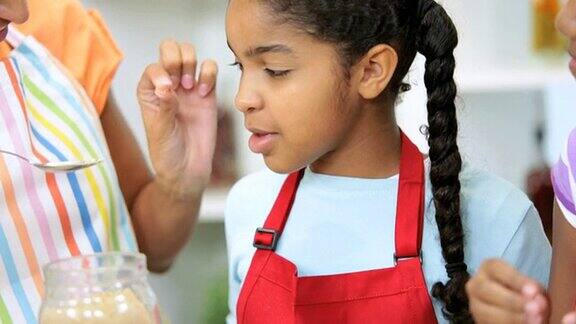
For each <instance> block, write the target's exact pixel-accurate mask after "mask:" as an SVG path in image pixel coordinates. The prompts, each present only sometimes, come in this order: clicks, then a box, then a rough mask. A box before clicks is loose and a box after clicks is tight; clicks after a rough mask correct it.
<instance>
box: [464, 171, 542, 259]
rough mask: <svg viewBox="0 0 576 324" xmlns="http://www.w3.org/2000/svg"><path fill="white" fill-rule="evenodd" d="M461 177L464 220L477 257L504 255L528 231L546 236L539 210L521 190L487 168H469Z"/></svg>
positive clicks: (528, 232)
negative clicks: (486, 169)
mask: <svg viewBox="0 0 576 324" xmlns="http://www.w3.org/2000/svg"><path fill="white" fill-rule="evenodd" d="M460 178H461V186H462V189H461V208H462V222H463V226H464V230H465V233H466V235H467V242H468V243H469V244H470V250H471V251H472V252H471V253H472V254H473V256H475V257H476V259H477V260H482V259H484V258H487V257H501V256H502V254H503V253H505V251H506V250H507V249H508V248H509V246H510V244H511V242H514V241H517V240H519V238H520V239H521V237H522V236H526V235H528V234H530V235H537V236H538V237H544V238H545V236H544V231H543V228H542V225H541V221H540V218H539V216H538V213H537V211H536V209H535V207H534V205H533V203H532V202H531V201H530V199H529V198H528V196H527V195H526V194H525V193H524V192H523V191H522V190H520V189H519V188H517V187H516V186H514V185H513V184H512V183H510V182H508V181H506V180H504V179H502V178H500V177H498V176H496V175H494V174H492V173H490V172H488V171H484V170H477V169H473V168H466V169H465V170H464V171H463V172H462V174H461V177H460ZM484 253H487V254H486V255H484Z"/></svg>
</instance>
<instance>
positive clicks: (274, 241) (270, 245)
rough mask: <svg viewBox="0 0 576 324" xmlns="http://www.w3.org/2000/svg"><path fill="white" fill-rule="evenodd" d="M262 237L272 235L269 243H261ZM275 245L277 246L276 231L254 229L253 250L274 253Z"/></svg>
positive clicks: (260, 228)
mask: <svg viewBox="0 0 576 324" xmlns="http://www.w3.org/2000/svg"><path fill="white" fill-rule="evenodd" d="M262 235H272V240H270V241H269V242H270V243H265V242H266V241H267V240H266V241H264V242H263V240H262V237H261V236H262ZM277 244H278V232H277V231H276V230H273V229H268V228H263V227H258V229H256V237H255V238H254V243H253V246H254V247H255V248H257V249H260V250H271V251H275V250H276V245H277Z"/></svg>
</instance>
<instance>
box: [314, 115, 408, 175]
mask: <svg viewBox="0 0 576 324" xmlns="http://www.w3.org/2000/svg"><path fill="white" fill-rule="evenodd" d="M360 109H363V111H364V113H362V114H361V116H359V119H358V120H357V122H356V123H355V126H354V127H353V128H351V129H350V133H349V134H348V135H347V136H346V138H345V139H344V140H343V141H342V143H340V145H339V146H338V147H337V148H336V149H335V150H333V151H331V152H329V153H327V154H326V155H324V156H323V157H321V158H320V159H318V160H316V161H315V162H314V163H313V164H312V166H311V169H312V171H313V172H315V173H321V174H328V175H335V176H346V177H356V178H388V177H390V176H393V175H395V174H398V172H399V168H400V152H401V140H400V129H399V128H398V126H397V125H396V119H395V117H394V109H393V108H384V107H381V106H380V107H362V108H360ZM383 110H384V111H388V112H387V113H386V114H385V113H383Z"/></svg>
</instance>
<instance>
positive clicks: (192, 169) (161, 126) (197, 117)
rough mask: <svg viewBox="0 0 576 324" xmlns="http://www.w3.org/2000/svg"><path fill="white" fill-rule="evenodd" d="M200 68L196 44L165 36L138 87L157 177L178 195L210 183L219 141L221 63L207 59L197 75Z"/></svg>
mask: <svg viewBox="0 0 576 324" xmlns="http://www.w3.org/2000/svg"><path fill="white" fill-rule="evenodd" d="M196 67H197V60H196V53H195V51H194V47H193V46H192V45H191V44H185V43H183V44H180V43H177V42H175V41H172V40H168V41H164V42H163V43H162V44H161V46H160V60H159V62H157V63H154V64H151V65H149V66H148V67H147V68H146V70H145V71H144V74H143V75H142V78H141V79H140V83H139V84H138V91H137V92H138V93H137V94H138V102H139V104H140V108H141V110H142V117H143V120H144V126H145V129H146V135H147V139H148V148H149V151H150V158H151V160H152V165H153V166H154V169H155V171H156V179H157V180H158V181H159V184H160V185H161V187H163V188H164V189H166V190H167V191H168V192H169V193H171V194H173V195H175V196H177V197H179V198H186V197H189V196H192V195H194V194H197V193H199V192H201V191H202V190H203V189H204V187H205V186H206V185H207V184H208V181H209V179H210V173H211V171H212V157H213V155H214V149H215V145H216V117H217V107H216V94H215V92H216V91H215V87H216V76H217V74H218V67H217V65H216V63H215V62H214V61H212V60H207V61H205V62H204V63H203V64H202V65H201V68H200V72H199V77H198V80H196Z"/></svg>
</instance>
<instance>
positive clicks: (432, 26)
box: [260, 0, 472, 323]
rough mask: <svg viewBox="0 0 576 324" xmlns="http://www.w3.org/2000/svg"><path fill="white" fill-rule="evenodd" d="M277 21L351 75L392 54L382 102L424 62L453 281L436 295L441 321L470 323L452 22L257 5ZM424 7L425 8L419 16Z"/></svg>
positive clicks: (380, 4)
mask: <svg viewBox="0 0 576 324" xmlns="http://www.w3.org/2000/svg"><path fill="white" fill-rule="evenodd" d="M260 1H261V3H263V4H265V5H267V6H269V8H270V9H271V10H272V11H273V12H274V13H275V14H276V15H275V16H277V17H278V19H280V22H281V23H287V24H292V25H294V26H296V27H298V28H302V29H304V30H305V31H306V32H307V33H309V34H310V35H312V36H313V37H316V38H317V39H320V40H323V41H327V42H330V43H333V44H335V45H336V46H337V48H338V50H339V51H340V52H341V55H340V56H341V58H342V63H343V64H344V66H345V67H346V68H347V69H348V68H349V67H350V66H352V65H353V64H354V63H356V62H357V61H358V60H359V59H360V58H362V56H363V55H365V54H366V53H367V52H368V50H370V49H371V48H372V47H374V46H376V45H378V44H388V45H390V46H392V47H393V48H394V49H395V51H396V52H397V54H398V66H397V68H396V71H395V73H394V75H393V77H392V79H391V81H390V84H389V86H388V88H387V89H386V90H385V91H384V92H383V95H388V96H391V98H393V99H395V98H396V97H397V95H398V92H399V91H400V89H401V87H402V80H403V79H404V77H405V76H406V74H407V73H408V70H409V69H410V66H411V65H412V62H413V61H414V57H415V56H416V53H417V52H420V53H421V54H422V55H424V57H426V71H425V74H424V83H425V85H426V88H427V91H428V124H429V127H428V143H429V146H430V153H429V154H430V161H431V170H430V180H431V182H432V192H433V196H434V205H435V207H436V223H437V224H438V229H439V232H440V243H441V246H442V254H443V256H444V259H445V261H446V271H447V273H448V276H449V280H448V282H447V283H445V284H444V283H442V282H438V283H436V284H435V285H434V287H433V289H432V295H433V296H434V297H435V298H438V299H440V300H441V301H442V302H443V303H444V307H443V313H444V316H446V318H447V319H449V320H450V321H452V322H454V323H468V322H472V318H471V316H470V312H469V309H468V298H467V296H466V293H465V289H464V286H465V284H466V281H467V280H468V279H469V274H468V272H467V270H466V264H465V263H464V232H463V229H462V220H461V216H460V180H459V173H460V170H461V168H462V160H461V157H460V153H459V151H458V145H457V143H456V136H457V133H458V125H457V121H456V106H455V103H454V100H455V98H456V85H455V83H454V79H453V75H454V68H455V61H454V54H453V52H454V49H455V48H456V45H457V44H458V35H457V32H456V28H455V27H454V24H453V23H452V20H451V19H450V17H449V16H448V14H447V13H446V11H445V10H444V8H442V6H440V5H439V4H437V3H434V2H432V0H260ZM420 1H428V2H427V4H428V5H429V6H425V7H426V8H427V10H426V11H425V12H423V13H421V12H420V9H421V6H420Z"/></svg>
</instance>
